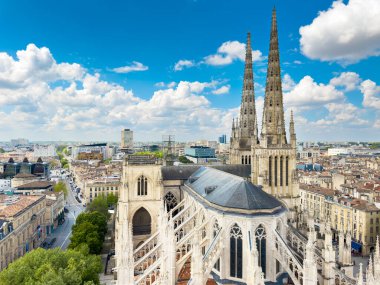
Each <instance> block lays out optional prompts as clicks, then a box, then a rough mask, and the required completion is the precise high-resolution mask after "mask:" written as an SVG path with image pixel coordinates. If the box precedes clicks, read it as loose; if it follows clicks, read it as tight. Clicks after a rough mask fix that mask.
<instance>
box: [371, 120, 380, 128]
mask: <svg viewBox="0 0 380 285" xmlns="http://www.w3.org/2000/svg"><path fill="white" fill-rule="evenodd" d="M373 127H374V128H376V129H380V120H376V121H375V123H374V124H373Z"/></svg>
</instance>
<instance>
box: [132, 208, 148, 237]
mask: <svg viewBox="0 0 380 285" xmlns="http://www.w3.org/2000/svg"><path fill="white" fill-rule="evenodd" d="M132 225H133V235H150V233H151V231H152V229H151V227H152V218H151V216H150V214H149V212H148V211H147V210H146V209H145V208H144V207H141V208H140V209H138V210H137V211H136V213H135V214H134V215H133V219H132Z"/></svg>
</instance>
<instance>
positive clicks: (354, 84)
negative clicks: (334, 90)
mask: <svg viewBox="0 0 380 285" xmlns="http://www.w3.org/2000/svg"><path fill="white" fill-rule="evenodd" d="M360 81H361V79H360V76H359V74H357V73H355V72H342V73H341V74H340V75H339V76H338V77H334V78H332V79H331V80H330V84H331V85H333V86H344V87H345V91H353V90H355V89H357V88H358V87H359V83H360Z"/></svg>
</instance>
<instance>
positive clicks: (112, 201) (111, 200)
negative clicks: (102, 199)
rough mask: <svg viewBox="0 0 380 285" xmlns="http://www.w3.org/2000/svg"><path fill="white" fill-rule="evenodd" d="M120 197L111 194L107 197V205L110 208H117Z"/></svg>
mask: <svg viewBox="0 0 380 285" xmlns="http://www.w3.org/2000/svg"><path fill="white" fill-rule="evenodd" d="M117 201H118V197H117V195H115V194H113V193H110V194H108V195H107V204H108V207H111V206H115V205H116V204H117Z"/></svg>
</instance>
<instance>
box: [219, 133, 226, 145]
mask: <svg viewBox="0 0 380 285" xmlns="http://www.w3.org/2000/svg"><path fill="white" fill-rule="evenodd" d="M219 143H223V144H225V143H227V136H226V135H221V136H220V137H219Z"/></svg>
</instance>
